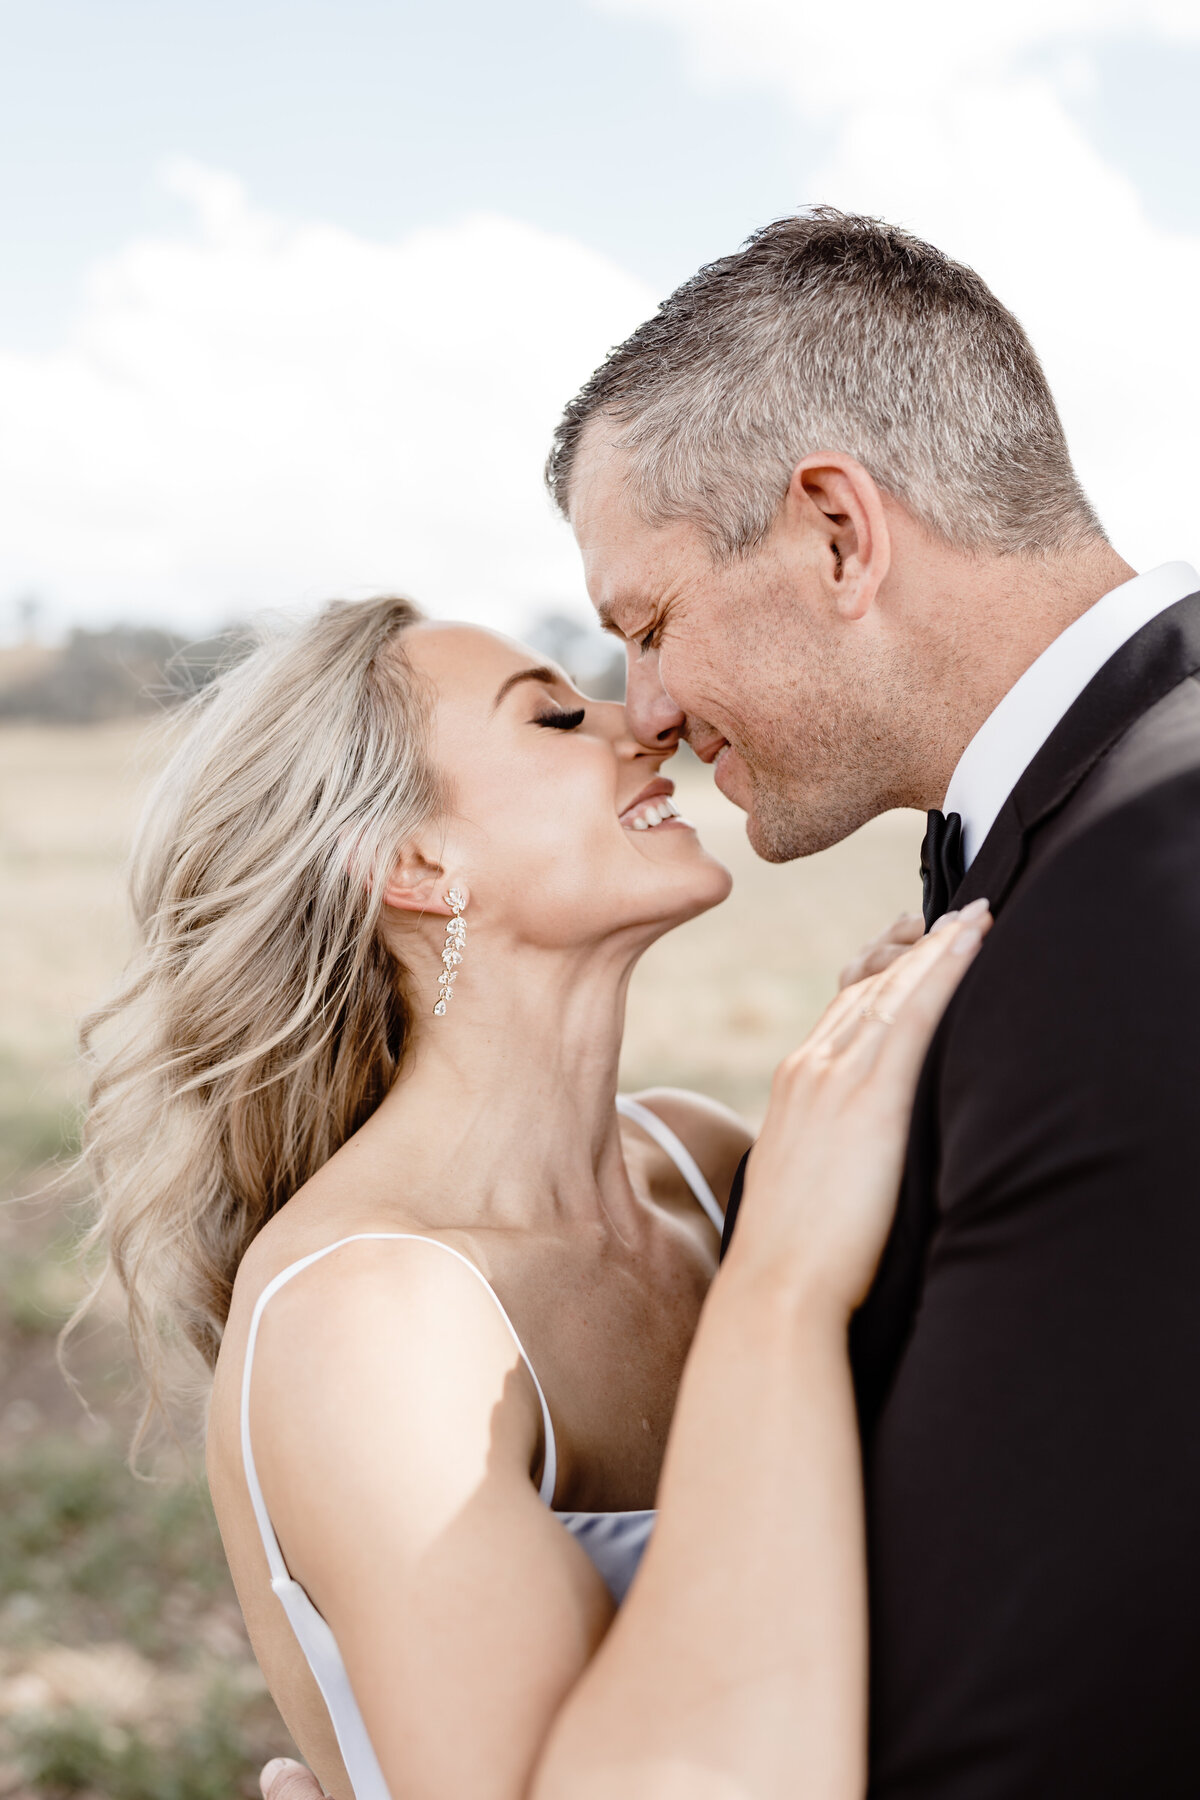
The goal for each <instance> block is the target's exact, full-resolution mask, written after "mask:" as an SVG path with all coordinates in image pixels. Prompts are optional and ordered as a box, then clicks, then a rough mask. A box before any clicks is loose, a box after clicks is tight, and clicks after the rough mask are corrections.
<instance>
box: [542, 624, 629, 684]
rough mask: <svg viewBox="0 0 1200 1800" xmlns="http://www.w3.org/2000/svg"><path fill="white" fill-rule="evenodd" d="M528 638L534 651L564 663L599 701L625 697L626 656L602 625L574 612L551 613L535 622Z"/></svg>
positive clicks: (571, 673)
mask: <svg viewBox="0 0 1200 1800" xmlns="http://www.w3.org/2000/svg"><path fill="white" fill-rule="evenodd" d="M528 635H529V642H530V643H531V644H532V645H533V648H534V649H535V650H540V651H541V652H542V654H543V655H544V656H548V657H550V658H551V659H552V661H554V662H556V663H561V665H562V667H563V668H564V669H565V670H566V671H567V674H568V675H569V676H570V677H571V680H572V681H574V682H575V683H576V684H577V685H578V686H579V687H581V688H582V689H583V691H584V693H585V694H591V695H592V697H593V698H594V699H596V700H623V699H624V698H625V657H624V654H623V653H622V651H621V649H620V647H619V645H617V644H616V643H615V642H614V640H613V639H612V638H610V637H606V636H605V635H604V633H603V632H602V631H601V630H600V628H599V626H598V625H595V624H588V623H586V622H585V621H584V620H582V619H580V618H578V617H577V616H576V615H575V614H573V613H565V612H548V613H543V614H542V615H541V617H540V618H538V619H535V620H534V622H533V625H532V626H531V627H530V630H529V634H528Z"/></svg>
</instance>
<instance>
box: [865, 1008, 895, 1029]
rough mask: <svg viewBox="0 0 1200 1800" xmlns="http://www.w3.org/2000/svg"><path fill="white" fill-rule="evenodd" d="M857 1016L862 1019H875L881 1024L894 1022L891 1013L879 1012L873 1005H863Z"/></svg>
mask: <svg viewBox="0 0 1200 1800" xmlns="http://www.w3.org/2000/svg"><path fill="white" fill-rule="evenodd" d="M859 1017H860V1018H862V1019H877V1020H878V1021H879V1023H880V1024H881V1025H894V1024H895V1023H896V1021H895V1019H893V1017H892V1015H891V1013H885V1012H880V1011H879V1010H878V1009H877V1008H876V1007H874V1006H864V1007H863V1008H862V1011H861V1012H860V1014H859Z"/></svg>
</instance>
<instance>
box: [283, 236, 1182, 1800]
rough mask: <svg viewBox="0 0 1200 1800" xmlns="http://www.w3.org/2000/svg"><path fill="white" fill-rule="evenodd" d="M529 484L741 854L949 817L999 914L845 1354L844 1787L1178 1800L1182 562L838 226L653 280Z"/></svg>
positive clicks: (886, 252)
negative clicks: (885, 817)
mask: <svg viewBox="0 0 1200 1800" xmlns="http://www.w3.org/2000/svg"><path fill="white" fill-rule="evenodd" d="M548 475H549V481H550V486H551V490H552V492H553V494H554V497H555V499H556V501H557V503H558V505H559V506H560V508H561V509H562V511H563V512H564V513H565V514H566V516H567V517H569V519H570V520H571V523H572V525H573V527H574V529H575V532H576V535H577V537H578V539H579V543H580V547H581V550H582V552H583V557H584V562H585V566H586V570H587V577H588V584H589V588H590V591H591V594H592V597H593V599H594V601H595V604H596V607H597V610H598V611H599V613H600V616H601V619H602V621H603V622H604V624H605V625H606V626H607V627H608V628H609V629H610V630H611V631H614V632H616V633H617V634H618V635H619V636H620V637H621V638H622V639H623V640H624V641H625V642H626V644H627V646H628V656H629V689H628V703H629V709H630V714H631V718H632V721H633V724H634V726H635V729H636V730H637V733H638V735H639V736H640V737H641V738H642V739H643V741H645V742H646V743H648V744H674V743H676V742H677V741H679V740H680V739H685V738H686V739H687V741H688V742H690V744H691V745H692V747H693V749H694V750H695V751H696V752H697V754H698V755H699V756H700V757H701V758H702V759H703V760H704V761H705V762H707V763H710V764H711V765H712V766H713V770H714V776H715V779H716V781H717V784H718V786H719V787H720V788H721V789H722V791H723V792H724V793H726V794H727V795H728V796H729V797H730V798H731V799H732V800H734V801H735V802H736V803H737V804H738V805H739V806H741V807H743V808H744V809H745V811H746V813H747V830H748V833H749V836H750V841H751V843H752V844H753V846H754V848H755V849H756V850H757V851H758V853H759V854H760V855H761V856H763V857H765V858H767V859H768V860H769V861H774V862H784V861H787V860H789V859H790V858H792V857H796V856H806V855H810V854H812V853H813V852H815V851H817V850H821V849H824V848H826V847H827V846H828V845H830V844H833V843H835V842H837V841H838V840H839V839H841V838H843V837H845V836H846V835H847V834H848V833H850V832H852V831H854V830H856V829H857V828H858V827H859V826H860V825H862V824H863V823H864V822H865V821H866V820H867V819H869V818H871V817H873V816H874V815H875V814H876V813H879V812H882V811H884V810H886V809H888V808H890V807H896V806H916V807H921V808H931V809H942V808H943V806H944V812H943V811H942V810H935V811H933V812H932V813H931V818H930V830H929V834H928V836H927V839H926V846H925V852H924V856H923V861H924V864H925V871H924V872H925V889H926V894H925V898H926V917H927V921H928V922H930V923H932V922H934V921H935V920H936V918H937V917H938V916H939V915H940V914H942V913H943V912H945V911H946V910H947V909H948V908H950V907H961V906H962V905H964V904H965V903H967V902H968V901H970V900H972V899H974V898H976V897H977V896H981V895H986V896H987V897H988V898H989V899H990V901H991V904H992V907H993V910H994V912H995V913H996V915H997V923H996V926H995V928H994V930H993V932H992V934H991V936H990V938H989V941H988V943H987V944H986V946H985V948H984V951H983V953H982V954H981V955H980V957H979V959H978V961H977V962H976V964H975V965H974V966H973V967H972V969H971V971H970V972H969V974H968V976H967V978H966V979H965V980H964V982H963V984H962V986H961V988H960V989H959V991H958V993H957V995H956V997H955V999H954V1001H953V1002H952V1003H951V1006H950V1009H949V1011H948V1013H947V1015H946V1017H945V1019H944V1021H943V1024H942V1027H941V1029H940V1031H939V1033H938V1035H937V1037H936V1039H935V1041H934V1044H933V1047H932V1049H931V1052H930V1055H929V1058H928V1061H927V1064H926V1067H925V1070H924V1074H923V1077H922V1081H921V1085H920V1089H919V1091H918V1095H917V1101H916V1106H915V1111H914V1117H913V1123H912V1130H911V1138H910V1144H909V1154H908V1167H907V1172H906V1176H905V1182H904V1187H903V1192H902V1194H901V1200H900V1208H899V1213H898V1217H897V1222H896V1226H895V1229H894V1232H893V1235H892V1239H891V1242H890V1244H889V1247H888V1249H887V1251H886V1253H885V1256H884V1259H883V1263H882V1265H881V1268H880V1271H879V1275H878V1278H877V1280H876V1283H875V1286H874V1289H873V1291H872V1293H871V1295H870V1296H869V1298H868V1300H867V1302H866V1304H865V1305H864V1307H863V1308H862V1309H861V1311H860V1313H859V1314H858V1315H857V1317H856V1320H855V1323H854V1330H853V1350H854V1360H855V1371H856V1379H857V1386H858V1396H859V1411H860V1422H861V1428H862V1436H863V1444H864V1455H865V1469H866V1489H867V1509H868V1531H869V1551H870V1586H871V1609H872V1616H871V1641H872V1694H871V1715H872V1743H871V1779H870V1793H871V1796H872V1800H1134V1797H1135V1796H1136V1797H1137V1800H1142V1797H1145V1800H1175V1797H1177V1796H1178V1797H1179V1800H1182V1797H1183V1796H1185V1795H1186V1796H1189V1797H1192V1796H1195V1795H1196V1794H1197V1793H1198V1792H1200V1702H1198V1700H1197V1678H1198V1677H1200V1429H1198V1423H1197V1408H1198V1406H1200V1400H1198V1398H1197V1396H1200V1175H1198V1169H1200V1142H1198V1141H1197V1140H1198V1138H1200V1132H1198V1131H1197V1124H1198V1122H1200V592H1197V591H1196V590H1197V589H1200V578H1198V577H1197V576H1196V574H1195V573H1194V572H1193V571H1192V570H1191V569H1189V568H1187V567H1186V565H1184V564H1180V563H1172V564H1167V565H1165V566H1163V567H1161V568H1159V569H1156V570H1154V571H1153V572H1151V573H1149V574H1144V575H1138V576H1135V575H1134V571H1133V570H1132V569H1131V568H1129V566H1128V565H1127V564H1126V563H1124V562H1123V561H1122V560H1121V558H1120V557H1119V556H1118V555H1117V554H1116V552H1115V551H1114V550H1113V549H1112V548H1111V546H1110V545H1109V544H1108V542H1107V540H1106V539H1105V537H1104V534H1103V531H1102V529H1101V527H1100V525H1099V523H1098V521H1097V519H1096V516H1095V514H1094V513H1093V511H1092V509H1091V507H1090V505H1089V504H1088V501H1087V499H1086V497H1085V496H1084V494H1083V492H1082V489H1081V488H1080V486H1079V482H1078V480H1077V478H1076V476H1075V473H1074V470H1073V469H1072V467H1071V462H1070V458H1069V456H1068V453H1067V447H1066V443H1065V440H1064V437H1063V432H1062V427H1061V424H1060V422H1059V418H1058V414H1057V412H1056V410H1055V406H1054V402H1053V400H1052V398H1051V395H1050V393H1049V390H1048V388H1047V385H1046V381H1045V377H1044V375H1043V373H1042V370H1041V367H1040V365H1039V363H1038V361H1037V358H1036V356H1035V355H1034V352H1033V350H1032V348H1031V347H1030V345H1029V342H1028V340H1027V338H1026V337H1025V334H1024V332H1023V331H1022V329H1021V327H1020V326H1019V325H1018V323H1017V321H1016V320H1015V319H1014V318H1013V317H1012V315H1011V314H1010V313H1008V312H1007V311H1006V309H1005V308H1004V307H1003V306H1002V305H1001V304H1000V303H999V301H998V300H997V299H996V298H995V297H994V295H992V294H991V293H990V292H989V290H988V289H987V288H986V287H985V285H984V284H983V282H982V281H981V280H980V279H979V278H978V276H976V275H974V274H973V273H972V272H971V271H970V270H968V269H965V268H962V267H961V266H959V265H957V264H955V263H952V262H951V261H949V260H948V259H947V258H946V257H944V256H942V255H941V254H940V253H939V252H938V251H936V250H934V249H932V248H931V247H930V246H929V245H927V244H923V243H921V242H919V241H917V240H916V239H913V238H911V237H909V236H907V235H906V234H905V233H903V232H900V231H897V230H895V229H892V228H890V227H887V226H883V225H880V224H878V223H876V222H874V221H872V220H868V219H861V218H852V217H846V216H844V215H841V214H838V213H835V212H832V211H829V210H821V211H818V212H815V213H812V214H809V215H806V216H802V217H797V218H788V219H783V220H780V221H778V222H777V223H776V224H774V225H771V226H769V227H767V228H766V229H765V230H764V231H762V232H760V233H758V234H757V235H756V237H754V238H753V239H752V240H751V241H750V243H749V244H748V245H747V246H746V247H745V248H744V249H743V250H741V251H740V252H739V253H738V254H736V255H734V256H731V257H727V258H725V259H724V260H722V261H721V262H719V263H716V264H714V265H712V266H711V267H709V268H706V269H703V270H701V272H700V273H699V274H698V275H697V276H695V277H694V279H693V280H692V281H690V282H688V283H687V284H685V286H684V287H683V288H681V289H680V290H679V291H678V292H677V293H676V294H674V295H673V296H672V297H671V298H670V299H669V300H668V301H667V302H666V303H665V304H664V306H663V307H662V309H661V310H660V312H659V313H658V315H657V316H656V317H655V318H654V319H652V320H650V321H648V322H647V323H646V324H645V325H643V326H642V327H641V328H640V329H639V330H638V331H637V332H635V333H634V334H633V336H632V337H631V338H630V339H629V340H628V341H627V342H626V343H625V344H623V345H621V346H620V347H619V348H618V349H617V350H615V351H614V352H613V353H612V355H611V356H610V357H609V358H608V360H607V362H606V363H605V364H604V366H603V367H602V368H601V369H600V370H599V371H598V372H597V374H596V375H595V376H594V377H593V378H592V380H591V381H590V382H589V383H588V384H587V386H586V387H585V388H584V389H583V391H582V392H581V394H580V395H579V396H578V397H577V399H575V400H574V401H573V402H572V403H571V405H570V406H569V407H568V409H567V412H566V414H565V416H564V419H563V421H562V424H561V425H560V427H559V431H558V433H557V436H556V440H555V447H554V450H553V453H552V455H551V458H550V463H549V469H548ZM1127 478H1128V480H1129V481H1130V483H1131V484H1134V485H1135V489H1136V492H1137V493H1138V496H1139V498H1140V500H1141V503H1142V505H1143V506H1144V507H1145V508H1147V509H1148V510H1149V511H1151V512H1153V510H1154V508H1155V504H1156V496H1155V493H1154V489H1153V485H1152V481H1151V479H1150V477H1149V476H1148V475H1147V472H1146V471H1144V470H1143V469H1141V468H1140V467H1139V466H1137V465H1136V463H1134V462H1133V461H1132V460H1131V461H1130V465H1129V467H1128V471H1127ZM770 1479H771V1457H770V1446H769V1445H766V1446H764V1457H763V1459H762V1461H761V1463H760V1464H758V1465H756V1467H755V1469H754V1470H753V1471H747V1474H746V1482H747V1484H749V1483H750V1482H751V1480H753V1481H754V1482H756V1483H758V1484H759V1486H760V1487H761V1486H762V1484H763V1483H764V1482H769V1481H770ZM781 1503H782V1504H786V1496H782V1497H781ZM713 1554H714V1555H721V1556H724V1557H727V1558H729V1559H730V1561H731V1563H732V1564H734V1565H736V1559H737V1556H738V1526H737V1521H736V1519H733V1520H731V1521H730V1524H729V1533H728V1541H727V1542H726V1543H724V1544H714V1546H713ZM795 1604H796V1605H797V1606H803V1605H804V1596H803V1595H802V1594H797V1595H796V1596H795ZM268 1787H269V1789H270V1792H271V1795H272V1800H292V1796H294V1800H309V1797H310V1796H311V1795H312V1794H314V1793H315V1792H316V1789H315V1785H314V1784H312V1783H311V1780H310V1778H308V1777H307V1776H306V1775H303V1774H301V1773H300V1772H298V1771H294V1772H285V1771H282V1770H281V1771H280V1773H279V1779H278V1780H277V1781H276V1782H275V1783H274V1784H271V1783H270V1782H268Z"/></svg>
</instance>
